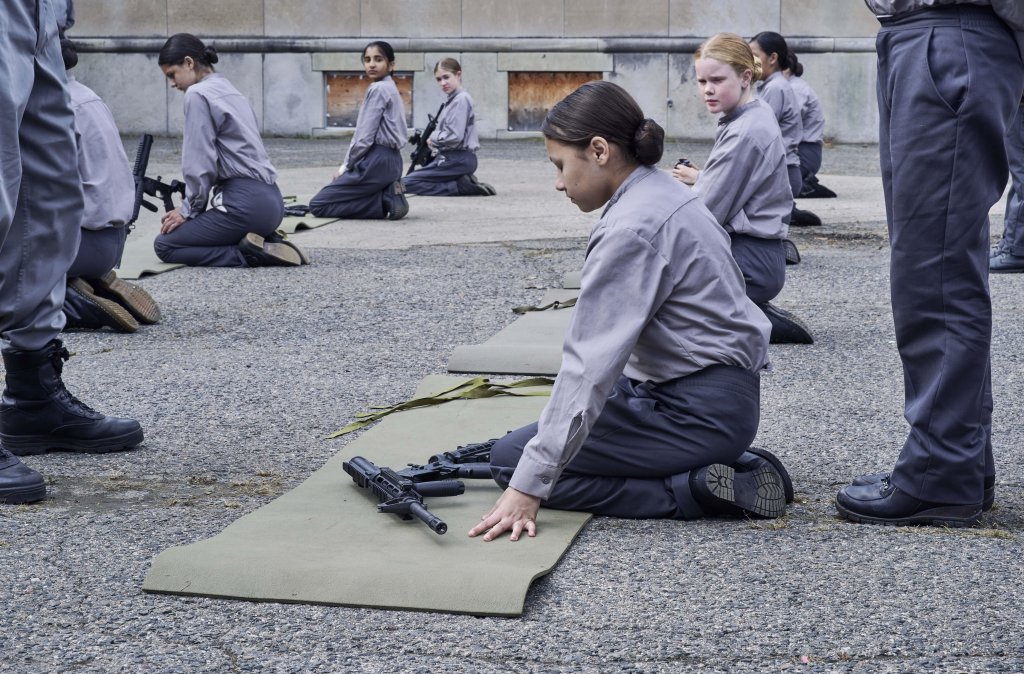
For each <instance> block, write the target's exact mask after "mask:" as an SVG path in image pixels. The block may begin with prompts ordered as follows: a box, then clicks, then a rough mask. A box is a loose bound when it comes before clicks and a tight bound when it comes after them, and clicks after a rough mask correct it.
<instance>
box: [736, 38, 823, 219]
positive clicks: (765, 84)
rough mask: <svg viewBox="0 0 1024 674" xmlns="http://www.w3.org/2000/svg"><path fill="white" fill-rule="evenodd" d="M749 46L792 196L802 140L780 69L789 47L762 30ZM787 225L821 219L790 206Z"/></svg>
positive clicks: (791, 96)
mask: <svg viewBox="0 0 1024 674" xmlns="http://www.w3.org/2000/svg"><path fill="white" fill-rule="evenodd" d="M750 49H751V51H753V52H754V56H756V57H757V58H758V59H759V60H760V61H761V77H762V78H763V81H762V82H761V83H760V84H759V85H758V89H757V95H758V96H759V97H760V98H762V99H764V101H765V102H766V103H767V104H768V105H769V106H771V108H772V111H773V112H774V113H775V118H776V119H777V120H778V122H779V129H780V130H781V131H782V140H783V142H784V143H785V146H786V170H787V171H788V174H789V186H790V189H792V191H793V196H794V197H795V196H797V195H798V194H800V189H801V187H802V185H803V177H802V176H801V173H800V153H799V147H800V141H801V140H802V139H803V135H804V129H803V119H802V118H801V116H800V108H799V106H798V105H797V101H796V94H795V93H793V87H792V86H790V84H789V80H787V79H786V76H785V75H783V74H782V70H783V69H784V68H786V67H787V66H788V65H789V48H788V46H787V45H786V40H785V39H784V38H783V37H782V36H781V35H779V34H778V33H773V32H770V31H765V32H762V33H758V34H757V35H755V36H754V39H753V40H751V41H750ZM790 222H791V224H793V225H794V226H817V225H820V224H821V219H820V218H818V216H817V215H815V214H814V213H811V212H810V211H802V210H799V209H797V208H796V206H795V205H794V206H793V211H792V215H791V220H790Z"/></svg>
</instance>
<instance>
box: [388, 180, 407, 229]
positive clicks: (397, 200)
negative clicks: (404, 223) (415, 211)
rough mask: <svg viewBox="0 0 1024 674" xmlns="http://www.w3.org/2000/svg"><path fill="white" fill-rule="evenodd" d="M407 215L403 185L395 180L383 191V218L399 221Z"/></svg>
mask: <svg viewBox="0 0 1024 674" xmlns="http://www.w3.org/2000/svg"><path fill="white" fill-rule="evenodd" d="M408 214H409V200H408V199H406V198H405V185H403V184H402V181H401V180H397V181H395V182H393V183H391V184H390V185H389V186H388V188H387V189H386V190H384V217H385V218H387V219H388V220H401V219H402V218H404V217H405V216H406V215H408Z"/></svg>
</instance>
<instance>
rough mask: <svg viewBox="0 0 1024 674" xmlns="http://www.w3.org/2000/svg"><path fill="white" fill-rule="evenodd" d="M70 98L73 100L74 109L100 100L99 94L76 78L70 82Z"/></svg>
mask: <svg viewBox="0 0 1024 674" xmlns="http://www.w3.org/2000/svg"><path fill="white" fill-rule="evenodd" d="M68 96H69V97H70V98H71V107H72V108H77V107H78V106H80V105H83V104H85V103H89V102H91V101H99V100H100V97H99V94H97V93H96V92H95V91H93V90H92V89H90V88H89V87H87V86H85V85H84V84H82V83H81V82H79V81H78V80H77V79H74V78H71V79H69V80H68Z"/></svg>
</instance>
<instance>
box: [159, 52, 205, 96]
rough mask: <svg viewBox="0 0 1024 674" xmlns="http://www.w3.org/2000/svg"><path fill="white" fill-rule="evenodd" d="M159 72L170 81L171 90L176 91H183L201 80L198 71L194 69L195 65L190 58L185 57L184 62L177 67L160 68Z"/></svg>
mask: <svg viewBox="0 0 1024 674" xmlns="http://www.w3.org/2000/svg"><path fill="white" fill-rule="evenodd" d="M160 70H162V71H163V73H164V75H165V76H166V77H167V79H168V80H169V81H170V84H171V88H172V89H177V90H178V91H185V90H187V89H188V88H189V87H190V86H192V85H193V84H195V83H196V82H198V81H199V80H201V79H202V77H201V74H200V73H199V70H198V69H197V68H196V63H195V61H193V60H192V57H191V56H186V57H185V58H184V60H183V61H182V62H181V63H179V64H177V65H163V66H160ZM204 74H205V73H204Z"/></svg>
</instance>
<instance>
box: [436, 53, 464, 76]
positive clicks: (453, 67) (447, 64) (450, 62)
mask: <svg viewBox="0 0 1024 674" xmlns="http://www.w3.org/2000/svg"><path fill="white" fill-rule="evenodd" d="M438 70H447V71H448V72H450V73H454V74H456V75H458V74H459V73H461V72H462V66H461V65H459V62H458V61H456V60H455V59H453V58H451V57H450V56H449V57H448V58H446V59H441V60H440V61H438V62H437V63H435V64H434V74H435V75H436V74H437V71H438Z"/></svg>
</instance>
